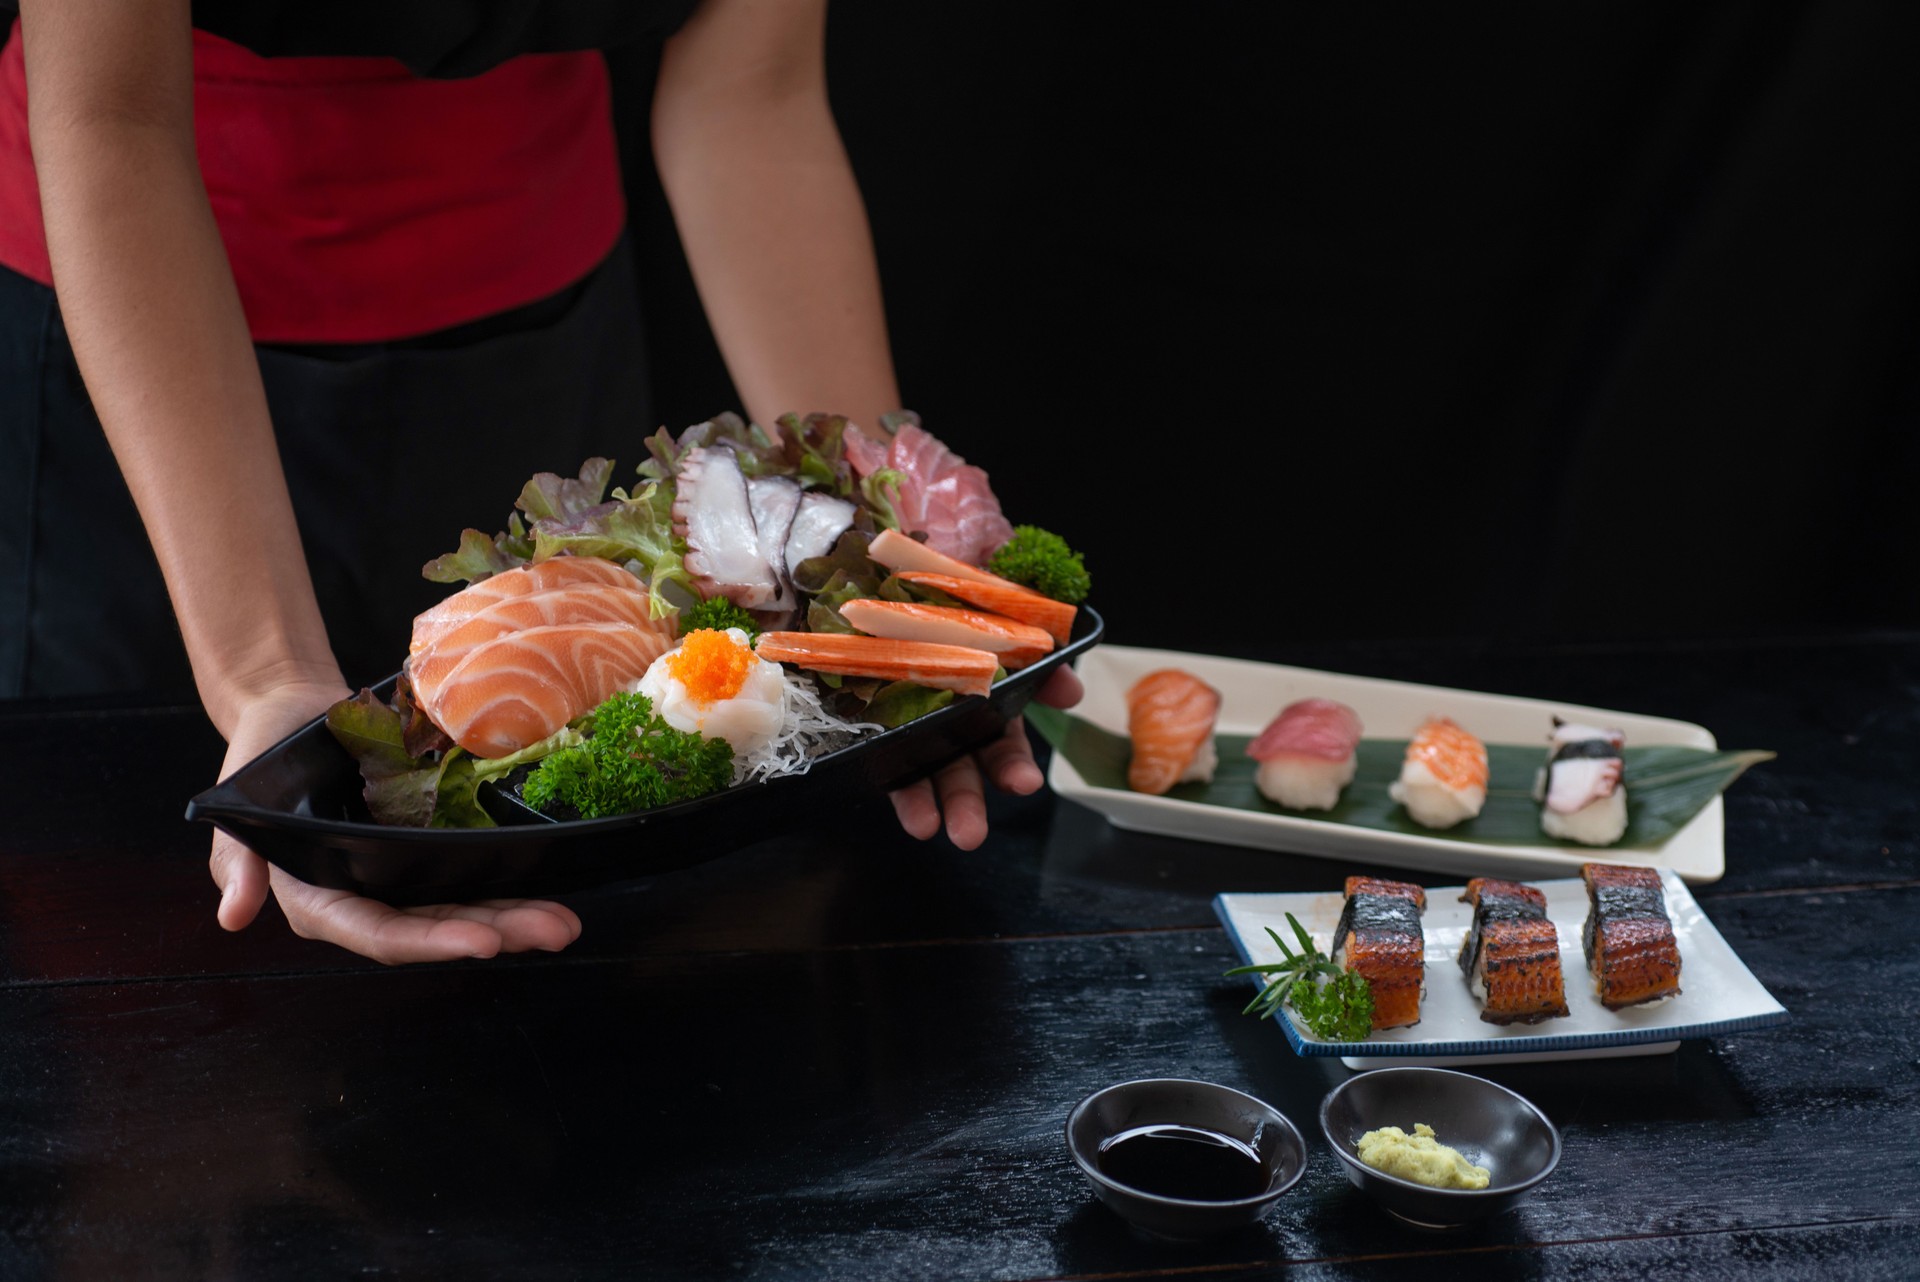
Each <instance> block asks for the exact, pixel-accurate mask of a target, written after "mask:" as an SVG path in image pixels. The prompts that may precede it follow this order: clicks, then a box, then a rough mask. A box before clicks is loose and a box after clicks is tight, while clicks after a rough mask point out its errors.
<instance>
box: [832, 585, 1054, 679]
mask: <svg viewBox="0 0 1920 1282" xmlns="http://www.w3.org/2000/svg"><path fill="white" fill-rule="evenodd" d="M840 613H841V614H843V615H845V616H846V618H847V622H848V623H851V624H852V625H853V626H854V627H856V628H859V629H860V630H861V631H862V632H865V633H868V634H870V635H872V636H876V637H891V638H893V639H894V640H895V641H932V642H935V643H937V644H939V645H963V646H968V647H970V648H972V649H975V650H988V651H991V652H992V653H994V654H997V655H999V656H1000V662H1001V665H1002V666H1004V667H1005V668H1006V669H1007V670H1008V671H1009V672H1011V671H1013V670H1014V669H1017V668H1024V667H1026V666H1027V665H1028V664H1029V663H1032V662H1034V661H1035V660H1036V659H1039V658H1041V657H1043V656H1044V655H1046V654H1048V653H1049V652H1050V651H1052V649H1053V638H1052V637H1051V636H1049V635H1048V634H1047V632H1046V631H1045V630H1044V629H1042V628H1036V627H1034V626H1033V625H1032V624H1030V623H1020V622H1018V621H1017V620H1014V619H1009V618H1007V617H1006V616H1005V615H999V614H989V613H987V612H985V611H982V610H968V609H964V608H961V607H957V606H951V605H924V604H921V603H918V602H910V601H881V600H875V599H874V598H872V597H864V598H860V599H857V600H853V601H848V602H847V603H845V604H844V605H842V606H841V607H840Z"/></svg>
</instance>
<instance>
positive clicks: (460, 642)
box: [407, 571, 671, 692]
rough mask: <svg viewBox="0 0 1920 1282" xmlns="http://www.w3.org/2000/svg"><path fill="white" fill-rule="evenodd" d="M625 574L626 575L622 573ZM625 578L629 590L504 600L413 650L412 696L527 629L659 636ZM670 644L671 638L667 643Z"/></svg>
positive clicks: (563, 591) (640, 594) (646, 604)
mask: <svg viewBox="0 0 1920 1282" xmlns="http://www.w3.org/2000/svg"><path fill="white" fill-rule="evenodd" d="M622 573H625V571H622ZM627 578H628V579H629V580H631V581H632V582H633V585H634V586H633V588H632V589H628V588H625V587H608V586H606V585H604V584H598V583H596V584H593V585H591V586H588V587H569V588H557V589H552V590H549V591H543V592H532V593H529V594H527V595H526V596H515V597H503V598H501V599H500V600H497V601H495V602H494V603H493V604H492V605H490V606H488V607H487V608H486V609H484V610H481V611H480V612H479V613H477V614H473V615H470V616H468V618H467V619H466V621H465V622H463V623H461V624H460V625H459V626H457V627H455V628H453V629H452V630H451V631H447V632H444V633H442V634H441V636H440V638H439V640H437V641H435V642H434V643H433V644H432V645H430V646H428V647H426V648H425V649H416V650H415V651H414V652H413V654H412V655H410V656H409V657H408V659H407V676H408V679H409V680H411V681H412V682H413V688H414V689H415V690H416V691H427V692H431V691H433V690H435V689H437V688H438V687H439V685H440V683H441V682H442V681H444V680H446V677H447V674H448V673H450V672H451V671H453V669H454V668H455V667H456V666H457V665H458V664H459V663H460V662H461V661H462V660H464V659H465V658H466V657H467V654H468V653H469V652H470V651H472V650H473V648H474V647H475V646H479V645H485V644H486V643H487V642H489V641H493V640H495V639H497V638H499V637H503V636H506V635H508V634H509V633H513V632H521V631H524V630H526V629H528V628H543V627H554V626H556V625H560V624H567V623H624V624H626V625H628V626H629V627H634V628H640V629H643V630H648V631H659V632H660V633H661V634H662V636H663V637H666V636H667V634H668V629H667V626H666V624H665V623H664V622H663V621H656V620H655V619H654V618H653V617H652V608H653V602H652V599H651V598H650V597H649V596H648V595H647V593H646V591H645V589H643V588H641V587H640V586H639V580H637V579H634V578H633V576H632V575H630V574H629V575H627ZM668 640H669V641H670V640H671V638H670V637H668Z"/></svg>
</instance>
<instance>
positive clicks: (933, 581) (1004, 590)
mask: <svg viewBox="0 0 1920 1282" xmlns="http://www.w3.org/2000/svg"><path fill="white" fill-rule="evenodd" d="M895 575H896V577H898V578H899V579H900V581H901V582H903V583H913V584H917V585H918V586H920V587H926V588H932V589H934V590H935V591H937V592H944V593H946V594H947V595H948V596H950V597H953V598H955V599H956V600H960V601H965V602H966V603H967V604H968V605H977V606H979V607H980V608H981V609H983V610H992V611H993V612H994V613H995V614H1003V615H1005V616H1006V617H1007V618H1009V619H1017V620H1019V621H1020V622H1021V623H1031V624H1032V625H1033V626H1034V627H1036V628H1044V629H1045V630H1046V632H1047V635H1048V636H1051V637H1052V638H1053V639H1054V640H1055V641H1058V642H1059V643H1060V644H1061V645H1065V644H1066V643H1067V642H1068V641H1070V640H1072V638H1073V620H1074V617H1075V616H1076V615H1077V614H1079V612H1080V611H1079V607H1077V606H1072V605H1068V604H1067V603H1066V602H1065V601H1056V600H1054V599H1053V598H1052V597H1050V596H1044V595H1042V594H1041V593H1038V592H1035V591H1034V590H1033V589H1032V588H1023V587H1021V586H1020V585H1019V584H1018V583H1013V582H1010V581H1009V580H1006V579H1001V578H996V577H995V576H993V575H991V574H984V572H983V577H980V578H973V579H963V578H961V577H960V576H959V575H955V574H942V573H940V572H939V571H936V570H897V571H895Z"/></svg>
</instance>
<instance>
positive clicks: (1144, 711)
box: [1127, 668, 1220, 796]
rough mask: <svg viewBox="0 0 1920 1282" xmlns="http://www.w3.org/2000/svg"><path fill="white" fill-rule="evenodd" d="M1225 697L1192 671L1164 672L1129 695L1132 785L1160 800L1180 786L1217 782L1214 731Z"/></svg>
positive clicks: (1137, 684)
mask: <svg viewBox="0 0 1920 1282" xmlns="http://www.w3.org/2000/svg"><path fill="white" fill-rule="evenodd" d="M1219 715H1220V692H1219V691H1218V690H1215V689H1214V688H1213V687H1212V686H1210V685H1208V684H1207V683H1206V682H1204V681H1202V680H1200V678H1198V677H1196V676H1194V675H1193V674H1192V673H1190V672H1182V671H1181V670H1179V669H1178V668H1162V669H1160V670H1159V671H1157V672H1149V673H1148V674H1147V675H1146V676H1144V677H1141V678H1140V679H1139V680H1138V681H1136V682H1134V683H1133V685H1132V686H1131V687H1130V688H1129V689H1128V691H1127V734H1128V736H1129V737H1130V738H1132V740H1133V759H1132V761H1130V762H1129V763H1128V765H1127V786H1128V787H1130V788H1132V789H1133V790H1134V791H1135V792H1147V793H1153V794H1154V795H1156V796H1158V795H1160V794H1162V793H1165V792H1166V791H1167V789H1169V788H1171V787H1173V785H1175V784H1176V783H1189V782H1193V781H1195V780H1203V779H1211V778H1213V772H1214V769H1215V767H1216V766H1218V765H1219V763H1220V756H1219V752H1218V751H1217V750H1216V749H1215V747H1214V743H1213V726H1214V722H1215V720H1216V719H1218V717H1219Z"/></svg>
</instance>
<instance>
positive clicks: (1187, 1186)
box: [1095, 1124, 1267, 1202]
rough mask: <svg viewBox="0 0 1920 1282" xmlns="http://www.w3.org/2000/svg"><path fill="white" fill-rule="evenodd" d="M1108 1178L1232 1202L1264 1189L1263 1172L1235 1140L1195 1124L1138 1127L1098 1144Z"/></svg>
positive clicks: (1159, 1190)
mask: <svg viewBox="0 0 1920 1282" xmlns="http://www.w3.org/2000/svg"><path fill="white" fill-rule="evenodd" d="M1095 1164H1096V1165H1098V1166H1099V1168H1100V1173H1101V1174H1102V1175H1104V1176H1106V1177H1107V1178H1108V1179H1110V1180H1114V1181H1116V1182H1118V1183H1121V1184H1125V1185H1126V1186H1127V1187H1128V1188H1134V1189H1139V1190H1140V1191H1141V1192H1142V1193H1154V1194H1158V1195H1159V1196H1161V1197H1178V1198H1185V1199H1186V1200H1188V1201H1193V1202H1232V1201H1236V1200H1238V1199H1240V1198H1243V1197H1258V1196H1260V1194H1262V1193H1264V1192H1266V1191H1267V1168H1266V1166H1265V1165H1264V1164H1263V1163H1262V1162H1261V1161H1260V1155H1259V1154H1258V1153H1255V1152H1254V1151H1253V1150H1252V1149H1251V1148H1249V1147H1248V1146H1247V1145H1246V1144H1244V1143H1242V1142H1241V1141H1240V1140H1237V1139H1234V1138H1233V1137H1232V1136H1230V1135H1222V1134H1220V1133H1219V1132H1217V1131H1207V1130H1202V1129H1200V1128H1199V1127H1197V1126H1177V1125H1171V1124H1167V1125H1160V1126H1137V1127H1135V1128H1134V1129H1132V1130H1130V1131H1122V1132H1120V1134H1118V1135H1115V1136H1114V1137H1113V1138H1111V1139H1109V1140H1107V1141H1105V1142H1104V1143H1102V1144H1101V1145H1100V1151H1099V1154H1098V1155H1097V1157H1096V1159H1095Z"/></svg>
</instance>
